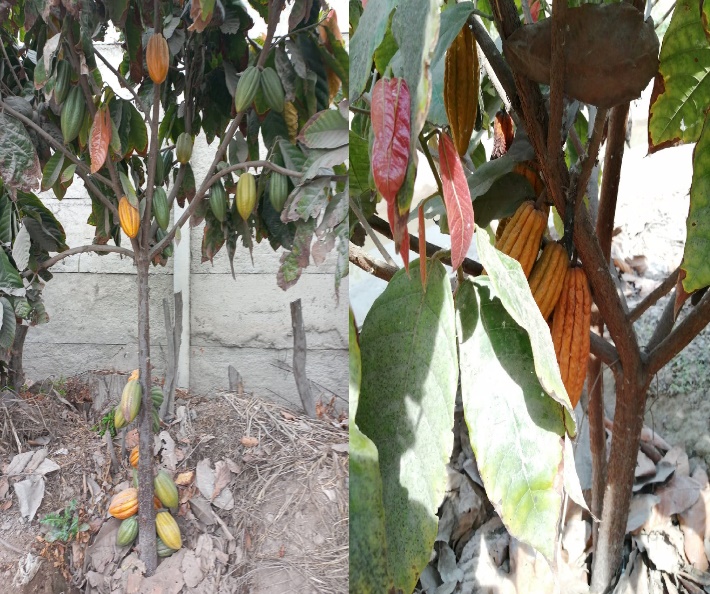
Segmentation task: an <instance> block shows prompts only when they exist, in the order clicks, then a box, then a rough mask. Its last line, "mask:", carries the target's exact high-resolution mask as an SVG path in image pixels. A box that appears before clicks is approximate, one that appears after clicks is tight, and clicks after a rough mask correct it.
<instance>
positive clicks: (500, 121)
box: [491, 111, 513, 161]
mask: <svg viewBox="0 0 710 594" xmlns="http://www.w3.org/2000/svg"><path fill="white" fill-rule="evenodd" d="M511 144H513V118H511V117H510V116H509V115H508V114H507V113H506V112H504V111H499V112H498V113H496V118H495V120H494V122H493V150H492V151H491V161H494V160H495V159H498V158H500V157H502V156H503V155H505V153H507V152H508V149H509V148H510V145H511Z"/></svg>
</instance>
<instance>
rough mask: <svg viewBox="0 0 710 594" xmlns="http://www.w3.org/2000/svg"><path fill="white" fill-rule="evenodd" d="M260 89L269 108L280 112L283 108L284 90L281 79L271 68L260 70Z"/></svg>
mask: <svg viewBox="0 0 710 594" xmlns="http://www.w3.org/2000/svg"><path fill="white" fill-rule="evenodd" d="M261 90H262V91H263V93H264V99H266V103H267V104H268V105H269V107H270V108H271V109H273V110H274V111H278V112H279V113H281V112H282V111H283V110H284V99H285V97H284V90H283V87H282V86H281V79H280V78H279V75H278V74H276V70H274V69H273V68H264V70H262V72H261Z"/></svg>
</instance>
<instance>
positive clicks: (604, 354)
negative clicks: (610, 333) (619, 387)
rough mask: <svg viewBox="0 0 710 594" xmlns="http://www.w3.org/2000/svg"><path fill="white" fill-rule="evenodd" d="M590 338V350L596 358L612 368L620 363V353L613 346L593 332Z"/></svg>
mask: <svg viewBox="0 0 710 594" xmlns="http://www.w3.org/2000/svg"><path fill="white" fill-rule="evenodd" d="M589 337H590V339H589V350H590V352H591V353H592V354H593V355H594V356H595V357H597V358H598V359H599V360H600V361H601V362H602V363H604V364H606V365H608V366H609V367H612V368H613V367H614V366H615V365H617V364H618V363H619V352H618V351H617V350H616V347H615V346H614V345H613V344H611V343H610V342H609V341H608V340H605V339H604V338H602V337H601V336H599V335H598V334H597V333H596V332H591V333H590V335H589Z"/></svg>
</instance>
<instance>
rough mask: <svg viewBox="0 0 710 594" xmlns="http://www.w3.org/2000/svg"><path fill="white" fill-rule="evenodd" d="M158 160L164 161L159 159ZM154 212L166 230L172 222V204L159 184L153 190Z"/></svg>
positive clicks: (160, 225)
mask: <svg viewBox="0 0 710 594" xmlns="http://www.w3.org/2000/svg"><path fill="white" fill-rule="evenodd" d="M158 162H159V163H161V162H162V161H161V160H160V159H158ZM153 213H154V214H155V220H156V222H157V223H158V227H160V228H161V229H162V230H163V231H165V230H166V229H167V228H168V225H169V224H170V206H169V205H168V196H167V194H166V193H165V190H164V189H163V188H162V186H158V187H157V188H155V190H154V191H153Z"/></svg>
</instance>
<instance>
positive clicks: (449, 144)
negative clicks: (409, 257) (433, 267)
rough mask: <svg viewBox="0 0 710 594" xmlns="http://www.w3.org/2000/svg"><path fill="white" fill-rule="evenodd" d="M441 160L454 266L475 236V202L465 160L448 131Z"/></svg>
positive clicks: (442, 139) (442, 137)
mask: <svg viewBox="0 0 710 594" xmlns="http://www.w3.org/2000/svg"><path fill="white" fill-rule="evenodd" d="M439 164H440V167H441V184H442V186H443V189H444V204H445V205H446V216H447V217H448V219H449V233H450V234H451V266H452V268H454V269H456V268H458V267H459V266H461V264H462V263H463V260H464V258H465V257H466V252H467V251H468V248H469V246H470V245H471V240H472V239H473V229H474V226H473V204H472V202H471V192H470V191H469V189H468V183H467V182H466V175H465V174H464V172H463V167H461V160H460V159H459V155H458V153H457V152H456V147H454V142H453V140H451V137H449V135H448V134H441V135H440V136H439Z"/></svg>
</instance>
